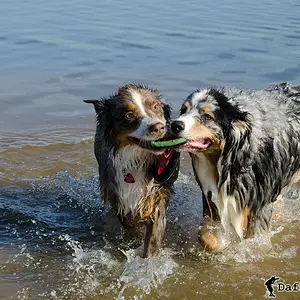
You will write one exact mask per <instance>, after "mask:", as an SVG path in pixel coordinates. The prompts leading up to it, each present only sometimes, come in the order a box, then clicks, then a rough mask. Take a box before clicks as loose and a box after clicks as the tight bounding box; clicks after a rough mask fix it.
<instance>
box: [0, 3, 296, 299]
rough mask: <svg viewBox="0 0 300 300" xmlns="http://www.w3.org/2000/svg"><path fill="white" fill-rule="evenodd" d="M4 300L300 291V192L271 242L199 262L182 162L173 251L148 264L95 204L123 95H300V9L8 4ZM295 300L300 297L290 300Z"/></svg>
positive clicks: (0, 289)
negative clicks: (140, 86) (125, 91)
mask: <svg viewBox="0 0 300 300" xmlns="http://www.w3.org/2000/svg"><path fill="white" fill-rule="evenodd" d="M0 9H1V18H0V28H1V29H2V30H1V33H0V65H1V71H2V72H1V74H0V299H18V298H19V299H113V298H118V297H119V298H120V299H122V297H124V298H125V299H140V298H144V299H157V298H161V299H164V298H166V297H168V298H169V299H202V298H205V299H215V298H221V299H222V298H225V297H226V298H228V299H261V298H263V296H264V295H265V287H264V281H265V280H266V279H267V278H269V277H270V276H273V275H277V276H279V277H281V279H282V280H283V281H285V282H294V281H299V276H300V272H299V270H300V261H299V249H300V248H299V246H300V242H299V237H300V236H299V230H300V221H299V220H300V215H299V211H300V209H299V208H300V207H299V206H300V204H299V203H300V202H299V200H298V198H299V197H298V192H297V191H295V192H294V193H291V194H289V195H288V196H287V197H286V198H285V199H284V201H283V205H282V208H281V219H280V220H277V221H274V222H273V224H272V228H271V231H270V233H269V234H268V235H266V236H264V237H261V238H256V239H253V240H248V241H244V242H242V243H238V244H235V245H233V246H232V247H230V248H228V249H226V250H225V251H224V252H222V253H220V254H217V255H209V254H206V253H205V252H203V251H201V250H200V249H199V247H198V243H197V230H198V224H199V222H200V216H201V205H200V196H199V195H200V192H199V188H198V186H197V185H195V182H194V180H193V177H192V175H191V167H190V163H189V159H188V157H186V156H185V157H183V159H182V166H181V175H180V177H179V179H178V181H177V182H176V194H175V195H174V199H173V200H172V203H171V207H170V210H169V214H168V230H167V233H166V241H165V248H164V250H163V251H162V252H161V254H160V255H159V256H158V257H155V258H153V259H150V260H143V259H141V258H140V257H139V255H138V254H139V251H140V248H138V245H137V243H135V242H133V241H130V240H128V237H127V236H126V233H124V232H123V231H122V229H121V228H120V226H119V224H118V222H117V221H116V220H115V219H114V217H113V216H111V214H110V213H109V209H108V208H107V207H105V206H104V205H103V204H102V202H101V201H99V192H98V188H97V186H98V182H97V166H96V161H95V159H94V157H93V138H92V136H93V134H94V125H95V123H94V112H93V109H92V107H91V106H89V105H86V104H84V103H83V102H82V101H81V100H82V99H84V98H95V97H101V96H108V95H110V94H111V93H113V91H114V90H115V89H116V88H117V87H118V86H119V85H121V84H124V83H127V82H131V81H135V82H143V83H145V84H148V85H150V86H154V87H157V88H159V89H161V90H162V92H163V94H164V96H165V98H166V100H167V101H168V102H170V104H171V105H172V106H173V108H174V114H176V113H177V111H178V109H179V107H180V103H181V101H182V99H184V98H185V97H186V96H187V95H188V94H189V93H191V92H192V91H193V90H194V89H195V88H198V87H205V86H223V85H232V86H236V87H240V88H251V89H261V88H265V87H267V86H268V85H269V84H274V83H278V82H282V81H289V82H290V83H292V84H299V83H300V63H299V62H300V52H299V47H300V29H299V28H300V18H299V15H300V5H299V3H298V0H289V1H287V2H285V3H282V2H280V1H278V0H276V1H267V0H264V1H258V0H254V1H248V2H242V1H237V0H232V1H220V0H216V1H214V2H211V1H208V0H204V1H201V2H199V1H185V2H184V1H178V0H175V1H168V0H167V1H164V2H160V1H157V0H154V1H148V2H146V1H143V2H140V1H127V2H124V1H95V0H87V1H79V0H73V1H70V0H66V1H58V0H53V1H48V2H45V1H41V0H34V1H30V3H28V2H24V1H18V0H15V1H8V0H2V1H1V3H0ZM280 296H282V298H283V299H293V298H294V299H297V294H293V295H292V294H282V295H279V296H278V298H280Z"/></svg>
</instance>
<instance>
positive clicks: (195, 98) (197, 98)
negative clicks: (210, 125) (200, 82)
mask: <svg viewBox="0 0 300 300" xmlns="http://www.w3.org/2000/svg"><path fill="white" fill-rule="evenodd" d="M207 92H208V90H207V89H204V90H201V91H199V92H195V93H194V94H193V96H192V100H191V103H192V105H193V106H194V107H196V106H197V105H198V103H199V101H201V100H204V99H205V98H206V97H207Z"/></svg>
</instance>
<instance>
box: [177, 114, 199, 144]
mask: <svg viewBox="0 0 300 300" xmlns="http://www.w3.org/2000/svg"><path fill="white" fill-rule="evenodd" d="M196 115H197V112H196V111H193V110H192V111H190V112H189V113H188V114H186V115H183V116H181V117H179V118H178V119H177V121H181V122H183V123H184V130H183V131H182V132H181V133H180V135H181V136H182V137H186V138H189V131H190V129H191V128H192V127H193V126H194V124H195V118H194V116H196Z"/></svg>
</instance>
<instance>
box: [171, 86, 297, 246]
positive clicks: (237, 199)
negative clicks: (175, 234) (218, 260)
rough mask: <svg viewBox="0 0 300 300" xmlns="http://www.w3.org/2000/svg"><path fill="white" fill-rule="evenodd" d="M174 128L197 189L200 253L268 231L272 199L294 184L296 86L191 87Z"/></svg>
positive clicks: (295, 179)
mask: <svg viewBox="0 0 300 300" xmlns="http://www.w3.org/2000/svg"><path fill="white" fill-rule="evenodd" d="M171 128H172V131H173V133H174V134H175V135H176V137H183V138H186V139H187V140H188V141H187V143H186V144H184V145H183V146H180V148H181V150H182V151H188V152H189V153H190V156H191V159H192V164H193V169H194V173H195V177H196V180H197V182H198V184H199V185H200V187H201V189H202V194H203V197H202V198H203V217H204V218H203V220H204V224H203V227H202V230H201V232H200V241H201V242H202V243H203V244H204V246H205V248H207V249H209V250H218V249H220V248H221V247H222V238H223V237H224V235H225V236H226V234H228V233H229V235H231V233H232V232H234V231H235V232H236V233H237V235H238V236H239V237H240V238H248V237H253V236H255V235H260V234H263V233H264V232H266V231H267V230H268V229H269V226H270V220H271V217H272V212H273V202H275V201H276V200H277V199H278V197H279V196H280V195H281V194H283V193H284V192H285V191H287V190H288V189H289V188H290V186H291V184H293V183H294V182H295V181H297V180H298V179H299V171H300V87H292V86H290V85H288V84H286V83H283V84H279V85H275V86H271V87H269V88H268V89H267V90H266V91H247V90H237V89H233V88H227V89H226V88H223V89H219V90H216V89H202V90H196V91H195V92H193V93H192V94H190V95H189V96H188V97H187V99H186V100H185V101H184V103H183V105H182V108H181V116H180V117H179V118H178V119H177V120H174V121H173V122H172V124H171ZM232 228H234V229H235V230H234V231H231V229H232Z"/></svg>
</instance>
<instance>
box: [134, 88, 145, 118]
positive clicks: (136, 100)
mask: <svg viewBox="0 0 300 300" xmlns="http://www.w3.org/2000/svg"><path fill="white" fill-rule="evenodd" d="M130 93H131V97H132V100H133V102H134V103H135V104H136V106H137V107H138V108H139V110H140V112H141V115H142V116H144V117H145V116H147V113H146V110H145V107H144V104H143V101H142V96H141V94H140V93H139V92H137V91H134V90H131V91H130Z"/></svg>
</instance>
